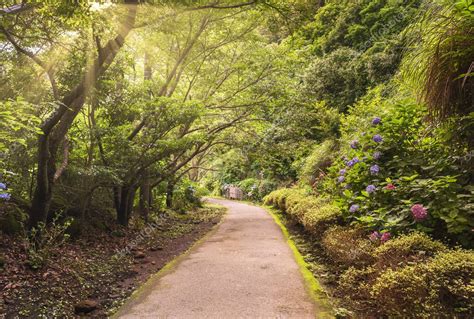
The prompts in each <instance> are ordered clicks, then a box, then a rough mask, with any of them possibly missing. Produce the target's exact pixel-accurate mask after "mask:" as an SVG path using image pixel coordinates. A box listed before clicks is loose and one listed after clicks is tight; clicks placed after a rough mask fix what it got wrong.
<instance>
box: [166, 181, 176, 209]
mask: <svg viewBox="0 0 474 319" xmlns="http://www.w3.org/2000/svg"><path fill="white" fill-rule="evenodd" d="M174 186H175V184H174V181H173V180H171V179H170V180H168V184H167V185H166V207H167V208H171V207H173V195H174Z"/></svg>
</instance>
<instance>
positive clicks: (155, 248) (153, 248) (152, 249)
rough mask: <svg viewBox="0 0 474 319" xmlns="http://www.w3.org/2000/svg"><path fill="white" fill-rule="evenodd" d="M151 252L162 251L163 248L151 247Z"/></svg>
mask: <svg viewBox="0 0 474 319" xmlns="http://www.w3.org/2000/svg"><path fill="white" fill-rule="evenodd" d="M150 250H151V251H157V250H163V247H161V246H153V247H151V248H150Z"/></svg>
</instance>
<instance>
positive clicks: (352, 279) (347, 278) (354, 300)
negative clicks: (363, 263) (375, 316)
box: [336, 266, 377, 316]
mask: <svg viewBox="0 0 474 319" xmlns="http://www.w3.org/2000/svg"><path fill="white" fill-rule="evenodd" d="M375 278H377V271H376V270H375V268H373V267H371V266H368V267H365V268H361V269H359V268H356V267H350V268H349V269H347V270H346V271H345V272H344V273H343V274H342V275H341V277H340V278H339V281H338V289H337V292H336V295H337V296H338V297H340V298H342V299H343V300H344V302H345V303H346V304H347V305H350V306H351V307H352V308H353V309H355V310H356V311H357V312H359V313H362V314H364V315H365V316H368V315H369V314H372V313H373V312H375V309H377V307H376V305H375V304H374V301H373V298H372V295H371V293H370V292H371V290H372V284H373V282H374V280H375Z"/></svg>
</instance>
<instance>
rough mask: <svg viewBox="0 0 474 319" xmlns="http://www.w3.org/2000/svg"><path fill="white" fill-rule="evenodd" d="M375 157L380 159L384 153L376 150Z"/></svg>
mask: <svg viewBox="0 0 474 319" xmlns="http://www.w3.org/2000/svg"><path fill="white" fill-rule="evenodd" d="M372 156H373V158H374V159H376V160H378V159H379V158H380V157H381V156H382V153H380V152H379V151H375V152H374V155H372Z"/></svg>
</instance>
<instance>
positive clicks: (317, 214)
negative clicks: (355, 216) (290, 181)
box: [265, 188, 341, 236]
mask: <svg viewBox="0 0 474 319" xmlns="http://www.w3.org/2000/svg"><path fill="white" fill-rule="evenodd" d="M265 204H266V205H272V206H274V207H276V208H278V209H280V210H282V211H283V212H286V213H288V215H290V216H292V217H293V218H294V219H295V220H296V221H297V222H298V223H299V224H301V225H303V227H304V228H305V229H306V230H307V231H308V232H310V233H311V234H313V235H318V236H321V235H322V234H323V233H324V231H325V230H326V229H327V228H328V227H330V226H331V225H334V224H336V223H338V221H339V219H340V217H341V213H340V209H339V208H338V207H337V206H334V205H333V204H332V203H331V201H330V199H329V198H324V197H316V196H312V195H309V194H308V193H306V192H305V191H304V190H302V189H297V188H295V189H288V188H286V189H285V188H284V189H279V190H276V191H274V192H272V193H270V194H269V195H268V196H266V197H265Z"/></svg>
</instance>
